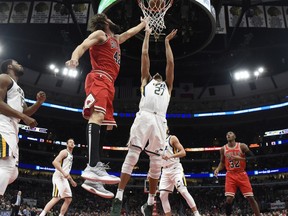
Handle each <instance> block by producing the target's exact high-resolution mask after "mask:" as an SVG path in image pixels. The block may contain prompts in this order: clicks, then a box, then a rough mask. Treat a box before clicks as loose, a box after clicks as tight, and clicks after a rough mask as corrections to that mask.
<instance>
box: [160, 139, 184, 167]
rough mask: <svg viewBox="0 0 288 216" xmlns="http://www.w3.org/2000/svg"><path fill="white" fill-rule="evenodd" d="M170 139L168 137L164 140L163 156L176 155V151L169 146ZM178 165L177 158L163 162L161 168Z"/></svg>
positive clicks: (178, 160) (178, 159)
mask: <svg viewBox="0 0 288 216" xmlns="http://www.w3.org/2000/svg"><path fill="white" fill-rule="evenodd" d="M170 138H171V136H168V137H167V138H166V143H165V147H164V150H163V155H174V154H176V153H177V152H178V150H177V149H176V148H175V147H173V146H172V145H171V143H170ZM179 163H180V158H179V157H177V158H170V159H169V160H163V167H166V166H171V165H172V164H173V165H174V164H175V165H176V164H179Z"/></svg>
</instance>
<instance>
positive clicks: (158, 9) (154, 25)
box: [138, 0, 173, 41]
mask: <svg viewBox="0 0 288 216" xmlns="http://www.w3.org/2000/svg"><path fill="white" fill-rule="evenodd" d="M138 4H139V7H140V8H141V10H142V12H143V15H144V17H149V18H150V19H149V27H150V28H151V29H152V33H151V35H154V38H155V40H156V41H158V39H159V37H160V35H161V34H162V31H163V29H165V28H166V26H165V21H164V17H165V14H166V12H167V11H168V9H169V8H170V7H171V6H172V4H173V0H138Z"/></svg>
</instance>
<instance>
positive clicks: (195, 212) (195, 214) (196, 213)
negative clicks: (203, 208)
mask: <svg viewBox="0 0 288 216" xmlns="http://www.w3.org/2000/svg"><path fill="white" fill-rule="evenodd" d="M193 214H194V216H201V215H200V214H199V211H198V210H197V211H194V212H193Z"/></svg>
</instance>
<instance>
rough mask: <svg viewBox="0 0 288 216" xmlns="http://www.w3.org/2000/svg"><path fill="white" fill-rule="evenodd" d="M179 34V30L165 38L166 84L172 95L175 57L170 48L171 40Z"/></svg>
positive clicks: (174, 30)
mask: <svg viewBox="0 0 288 216" xmlns="http://www.w3.org/2000/svg"><path fill="white" fill-rule="evenodd" d="M176 34H177V29H173V30H172V32H171V33H170V34H169V35H167V36H166V38H165V49H166V62H167V63H166V83H167V86H168V89H169V93H170V94H171V92H172V89H173V82H174V56H173V52H172V49H171V46H170V40H172V39H173V38H174V37H175V35H176Z"/></svg>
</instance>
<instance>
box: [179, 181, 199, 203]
mask: <svg viewBox="0 0 288 216" xmlns="http://www.w3.org/2000/svg"><path fill="white" fill-rule="evenodd" d="M178 191H179V193H180V194H181V195H182V197H183V198H184V199H185V200H186V202H187V204H188V205H189V207H190V208H194V207H195V206H196V204H195V201H194V199H193V197H192V196H191V194H190V193H189V191H188V190H187V187H185V186H182V187H179V188H178Z"/></svg>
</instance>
